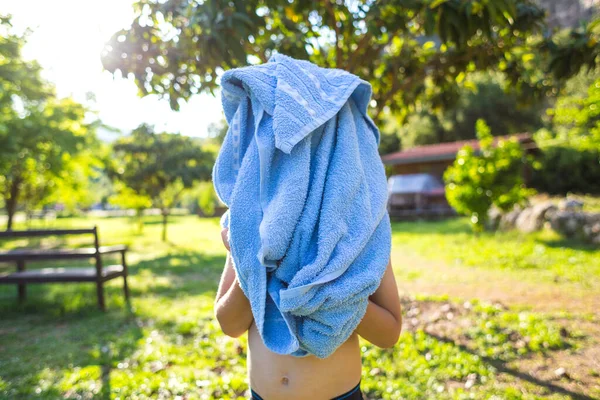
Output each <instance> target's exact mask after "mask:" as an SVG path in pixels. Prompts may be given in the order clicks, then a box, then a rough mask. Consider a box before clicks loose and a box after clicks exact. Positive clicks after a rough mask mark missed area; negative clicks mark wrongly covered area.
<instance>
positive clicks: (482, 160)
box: [444, 120, 532, 231]
mask: <svg viewBox="0 0 600 400" xmlns="http://www.w3.org/2000/svg"><path fill="white" fill-rule="evenodd" d="M476 130H477V137H478V139H479V146H480V149H479V152H476V151H475V149H473V148H472V147H471V146H469V145H467V146H465V147H463V148H462V149H461V150H460V151H459V152H458V155H457V157H456V161H455V162H454V164H453V165H452V166H450V167H449V168H448V169H447V170H446V172H445V173H444V181H445V183H446V197H447V198H448V202H449V203H450V205H451V206H452V207H454V209H455V210H456V211H457V212H459V213H461V214H466V215H468V216H470V218H471V225H472V227H473V229H474V230H475V231H481V230H483V228H484V227H485V223H486V221H487V217H488V210H489V209H490V207H491V206H492V205H495V206H496V207H498V208H499V209H500V210H502V211H509V210H511V209H512V208H513V207H514V206H515V205H516V204H521V203H523V202H524V201H525V200H526V199H527V198H528V197H529V196H530V195H531V194H532V190H531V189H527V188H525V185H524V183H523V162H524V157H523V150H522V149H521V145H520V144H519V142H518V141H517V140H515V139H510V140H502V139H500V140H498V141H497V143H494V138H493V137H492V135H491V133H490V128H489V127H488V126H487V125H486V123H485V121H483V120H479V121H477V127H476Z"/></svg>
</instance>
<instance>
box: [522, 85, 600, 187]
mask: <svg viewBox="0 0 600 400" xmlns="http://www.w3.org/2000/svg"><path fill="white" fill-rule="evenodd" d="M585 78H586V77H577V78H576V79H574V80H573V81H574V82H573V85H570V87H567V89H566V90H565V93H564V94H563V95H561V96H559V98H558V99H557V102H556V104H555V106H554V108H553V109H551V110H549V111H548V113H549V115H550V116H551V117H552V125H551V128H550V129H543V130H540V131H538V132H537V134H536V142H537V143H538V145H539V146H540V148H541V150H542V155H541V157H539V159H538V160H537V163H536V164H535V166H536V169H535V172H534V174H533V179H532V185H533V187H535V188H536V189H538V190H541V191H545V192H548V193H551V194H567V193H569V192H575V193H591V194H599V193H600V78H598V76H597V75H596V76H595V79H594V80H593V81H592V82H588V83H589V87H588V88H585V89H584V88H583V87H582V86H583V83H586V80H589V78H587V79H585ZM567 176H568V179H565V177H567Z"/></svg>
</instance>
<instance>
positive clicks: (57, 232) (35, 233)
mask: <svg viewBox="0 0 600 400" xmlns="http://www.w3.org/2000/svg"><path fill="white" fill-rule="evenodd" d="M89 234H93V235H94V247H96V249H97V248H98V247H100V243H99V241H98V228H97V227H96V226H94V227H93V228H84V229H29V230H25V231H12V230H11V231H2V232H0V240H2V239H16V238H30V237H45V236H71V235H89Z"/></svg>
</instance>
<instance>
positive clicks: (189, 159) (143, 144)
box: [110, 124, 214, 240]
mask: <svg viewBox="0 0 600 400" xmlns="http://www.w3.org/2000/svg"><path fill="white" fill-rule="evenodd" d="M113 150H114V152H115V161H114V163H113V165H112V166H111V167H110V175H111V176H113V177H114V178H115V179H116V180H118V181H120V182H122V183H123V184H124V185H125V186H126V187H127V188H129V189H131V190H132V191H133V192H134V193H136V195H137V196H138V200H141V199H143V198H148V199H151V200H152V204H153V205H154V206H155V207H157V208H159V209H160V210H161V214H162V216H163V233H162V238H163V240H166V238H167V236H166V235H167V231H166V229H167V220H168V216H169V213H170V209H171V208H172V207H174V206H175V205H176V204H177V202H178V201H179V199H180V196H181V195H182V193H183V192H184V190H186V189H189V188H191V187H192V186H193V185H194V184H195V183H196V182H198V181H201V180H209V179H210V176H211V171H212V168H211V167H212V164H213V162H214V159H213V153H212V152H207V151H205V150H203V149H202V147H201V146H200V145H199V144H198V143H197V142H195V141H194V140H193V139H192V138H190V137H186V136H181V135H178V134H169V133H155V132H154V129H153V128H152V127H150V126H148V125H145V124H142V125H140V126H139V127H138V128H136V129H135V130H134V131H133V132H132V133H131V135H129V136H127V137H124V138H121V139H119V140H117V141H116V142H115V143H114V146H113Z"/></svg>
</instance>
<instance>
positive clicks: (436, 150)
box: [381, 133, 535, 164]
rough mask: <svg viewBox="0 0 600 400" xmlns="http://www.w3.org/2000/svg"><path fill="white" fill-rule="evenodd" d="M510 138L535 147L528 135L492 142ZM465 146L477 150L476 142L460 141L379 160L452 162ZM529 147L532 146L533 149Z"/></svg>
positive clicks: (391, 161)
mask: <svg viewBox="0 0 600 400" xmlns="http://www.w3.org/2000/svg"><path fill="white" fill-rule="evenodd" d="M511 137H515V138H517V140H518V141H519V142H520V143H521V144H523V145H527V146H525V147H526V148H528V149H529V148H533V147H535V142H534V141H533V138H532V137H531V134H529V133H517V134H514V135H506V136H497V137H496V138H494V141H495V142H497V141H498V140H500V139H509V138H511ZM467 144H468V145H470V146H471V147H473V148H474V149H475V150H478V149H479V141H478V140H476V139H475V140H461V141H458V142H449V143H437V144H430V145H427V146H417V147H413V148H410V149H407V150H403V151H398V152H396V153H389V154H385V155H383V156H381V160H382V161H383V163H384V164H412V163H418V162H424V161H446V160H454V158H456V154H457V153H458V151H459V150H460V149H461V148H462V147H463V146H464V145H467ZM531 145H533V147H532V146H531Z"/></svg>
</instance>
